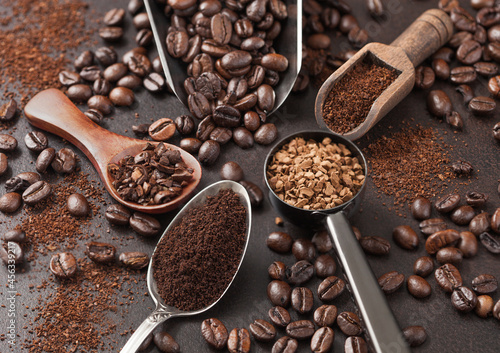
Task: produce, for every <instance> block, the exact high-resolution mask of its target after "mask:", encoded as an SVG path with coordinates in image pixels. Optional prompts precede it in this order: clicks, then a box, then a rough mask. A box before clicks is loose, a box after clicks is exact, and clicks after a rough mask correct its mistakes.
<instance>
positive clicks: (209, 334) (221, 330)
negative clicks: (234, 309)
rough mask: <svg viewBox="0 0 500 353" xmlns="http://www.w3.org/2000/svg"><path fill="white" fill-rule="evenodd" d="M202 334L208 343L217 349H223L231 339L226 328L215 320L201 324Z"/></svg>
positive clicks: (208, 320) (204, 321)
mask: <svg viewBox="0 0 500 353" xmlns="http://www.w3.org/2000/svg"><path fill="white" fill-rule="evenodd" d="M201 334H202V336H203V338H204V339H205V341H207V343H208V344H209V345H210V346H212V347H214V348H215V349H222V348H224V347H225V346H226V343H227V340H228V338H229V333H228V332H227V329H226V326H224V324H223V323H222V322H221V321H220V320H219V319H215V318H211V319H206V320H203V322H202V323H201Z"/></svg>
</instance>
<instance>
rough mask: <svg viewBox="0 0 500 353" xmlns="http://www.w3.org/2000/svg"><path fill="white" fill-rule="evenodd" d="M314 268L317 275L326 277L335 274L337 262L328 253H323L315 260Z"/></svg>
mask: <svg viewBox="0 0 500 353" xmlns="http://www.w3.org/2000/svg"><path fill="white" fill-rule="evenodd" d="M314 269H315V270H316V276H318V277H319V278H326V277H330V276H333V275H334V274H335V271H336V270H337V264H336V263H335V260H334V259H333V257H331V256H330V255H328V254H323V255H320V256H318V258H317V259H316V261H315V262H314Z"/></svg>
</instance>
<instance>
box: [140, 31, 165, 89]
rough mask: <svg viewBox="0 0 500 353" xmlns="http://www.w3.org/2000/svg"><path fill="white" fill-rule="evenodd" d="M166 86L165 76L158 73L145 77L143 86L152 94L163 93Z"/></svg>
mask: <svg viewBox="0 0 500 353" xmlns="http://www.w3.org/2000/svg"><path fill="white" fill-rule="evenodd" d="M147 31H149V30H147ZM165 84H166V82H165V79H164V78H163V76H162V75H160V74H158V73H156V72H151V73H150V74H148V75H147V76H146V77H144V80H143V81H142V85H143V86H144V88H145V89H147V90H148V91H149V92H152V93H156V92H160V91H162V90H163V88H164V87H165Z"/></svg>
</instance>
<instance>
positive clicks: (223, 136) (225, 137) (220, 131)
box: [210, 126, 233, 145]
mask: <svg viewBox="0 0 500 353" xmlns="http://www.w3.org/2000/svg"><path fill="white" fill-rule="evenodd" d="M232 137H233V132H232V130H231V129H228V128H226V127H220V126H217V127H216V128H215V129H213V130H212V132H211V133H210V139H211V140H214V141H215V142H218V143H219V144H220V145H225V144H226V143H228V142H229V141H230V140H231V138H232Z"/></svg>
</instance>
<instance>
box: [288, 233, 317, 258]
mask: <svg viewBox="0 0 500 353" xmlns="http://www.w3.org/2000/svg"><path fill="white" fill-rule="evenodd" d="M292 253H293V255H294V256H295V258H296V259H297V261H300V260H306V261H309V262H312V260H314V258H315V257H316V249H315V248H314V244H313V243H312V242H311V241H310V240H309V239H306V238H300V239H297V240H296V241H294V242H293V245H292Z"/></svg>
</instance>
